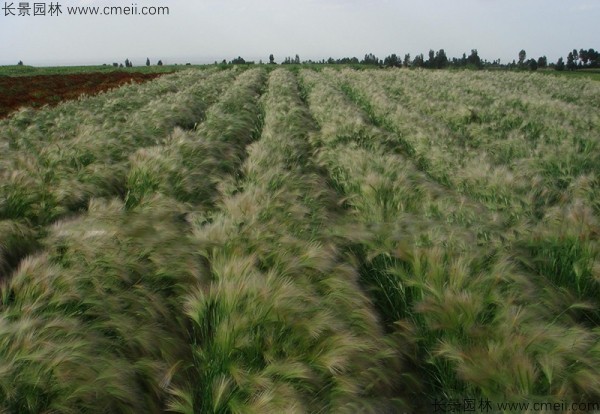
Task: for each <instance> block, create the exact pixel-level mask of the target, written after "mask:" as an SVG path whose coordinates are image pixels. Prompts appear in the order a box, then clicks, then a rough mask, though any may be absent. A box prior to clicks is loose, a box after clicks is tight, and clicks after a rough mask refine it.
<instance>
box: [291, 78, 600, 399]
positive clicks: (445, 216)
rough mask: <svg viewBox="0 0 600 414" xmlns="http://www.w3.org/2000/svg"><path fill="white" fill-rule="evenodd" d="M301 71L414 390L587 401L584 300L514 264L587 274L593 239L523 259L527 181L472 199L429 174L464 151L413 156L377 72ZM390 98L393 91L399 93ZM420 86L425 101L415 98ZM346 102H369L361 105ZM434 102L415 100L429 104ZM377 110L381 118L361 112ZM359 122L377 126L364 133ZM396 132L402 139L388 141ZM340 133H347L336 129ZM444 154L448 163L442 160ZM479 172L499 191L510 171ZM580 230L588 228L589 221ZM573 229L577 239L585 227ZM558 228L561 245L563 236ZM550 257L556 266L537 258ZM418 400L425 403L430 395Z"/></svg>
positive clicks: (321, 142)
mask: <svg viewBox="0 0 600 414" xmlns="http://www.w3.org/2000/svg"><path fill="white" fill-rule="evenodd" d="M301 75H302V80H303V82H304V84H305V87H306V89H307V91H308V102H309V104H310V109H311V111H312V113H313V114H314V116H315V119H316V120H317V121H318V122H319V124H320V126H321V133H320V134H317V135H315V136H314V138H313V139H314V141H315V146H316V147H317V148H319V151H318V153H317V159H319V160H320V162H322V163H323V165H324V166H325V167H326V168H327V170H328V172H329V174H330V177H331V179H332V180H333V181H334V182H336V188H337V189H338V190H339V191H341V193H342V194H343V196H345V198H346V200H347V205H348V206H349V207H350V212H351V213H353V214H354V215H355V220H357V221H358V222H360V223H362V228H363V229H367V232H366V234H361V236H360V237H359V238H357V239H356V240H355V242H354V244H353V245H351V246H350V248H351V251H352V252H354V254H355V255H356V257H357V259H358V260H359V262H360V265H361V281H362V282H363V283H364V284H365V287H366V288H367V289H369V292H370V294H371V297H372V298H373V300H374V302H375V304H376V306H377V309H378V311H379V312H380V314H381V317H382V319H383V320H384V321H385V322H386V328H387V330H388V331H389V332H390V333H391V334H392V335H393V336H395V337H397V338H398V343H399V344H402V348H401V349H399V351H400V352H401V353H402V355H403V356H404V360H405V362H406V365H405V366H406V367H407V372H406V373H407V374H408V375H406V376H405V378H415V379H416V381H417V383H419V384H420V385H421V387H413V388H412V389H413V390H414V393H415V394H414V397H415V398H416V399H419V400H422V401H427V400H430V402H431V401H433V400H434V399H438V400H439V399H440V398H441V399H442V400H449V401H450V400H453V399H457V398H464V396H465V395H470V396H483V397H488V398H491V399H496V400H498V399H499V400H503V399H510V400H535V399H537V400H543V399H544V398H545V399H550V400H553V401H557V400H560V399H561V398H564V397H565V396H569V397H571V398H576V399H577V400H581V401H593V399H594V398H595V396H596V395H597V394H598V390H599V389H598V382H597V381H596V380H594V379H595V378H598V376H597V373H598V370H597V368H596V366H597V365H598V364H597V363H598V361H597V358H598V357H597V355H598V354H597V350H598V347H597V344H598V342H597V332H595V331H594V330H590V329H589V328H588V327H586V326H585V324H583V325H580V321H581V319H582V318H581V312H582V310H587V311H589V308H590V304H589V302H585V301H582V300H580V299H577V300H576V301H575V302H574V303H573V302H568V301H566V300H565V299H566V298H567V297H568V295H567V296H565V294H564V292H563V291H562V290H561V287H560V286H553V285H552V284H550V285H549V286H544V285H543V283H544V279H543V278H540V277H539V276H536V275H535V274H533V273H532V272H531V268H528V267H527V266H524V265H523V263H524V262H523V260H525V261H526V262H527V263H528V264H530V263H534V265H533V266H534V267H535V266H538V267H540V263H543V265H542V266H541V267H543V268H544V269H545V273H549V274H553V275H554V274H556V275H560V272H566V273H567V274H569V275H570V274H571V273H573V272H578V271H579V270H577V269H580V270H581V271H582V274H585V275H588V276H589V275H591V274H592V272H593V269H595V268H596V267H597V266H596V265H595V261H594V260H595V259H594V257H595V256H593V257H591V256H589V254H590V253H591V250H590V248H591V247H590V246H589V245H588V247H587V248H585V249H579V248H578V249H576V250H573V249H571V250H572V251H571V252H572V253H573V254H575V253H576V255H577V256H578V258H577V259H575V258H573V261H577V263H578V265H575V266H573V263H566V261H571V259H568V256H567V257H565V254H564V252H562V253H559V252H556V253H553V254H550V255H548V250H547V249H544V248H542V249H541V250H537V251H535V252H532V251H529V252H528V253H526V254H525V255H526V256H527V255H529V256H527V258H528V259H523V257H524V256H523V249H522V248H521V246H523V245H527V243H526V242H522V241H523V240H525V239H527V236H526V235H527V234H529V233H528V231H529V229H530V228H531V227H530V226H531V222H530V221H529V219H531V218H532V217H531V216H528V215H526V214H524V212H526V211H527V209H528V208H530V207H529V206H528V204H527V203H529V202H530V200H531V197H530V196H529V194H527V193H525V192H522V193H521V194H522V196H521V197H520V198H519V199H518V201H517V202H515V200H516V199H515V198H513V197H512V196H509V197H508V198H506V199H504V198H503V196H502V192H496V191H495V190H493V187H490V183H485V185H486V186H487V188H488V189H489V190H492V192H490V194H489V196H487V195H485V194H484V193H483V192H479V193H478V195H477V196H476V197H473V198H471V197H470V196H471V195H473V194H465V195H467V196H469V197H465V196H464V195H462V194H460V192H459V191H457V190H459V187H457V186H456V185H453V184H451V183H450V185H448V184H449V183H445V182H444V180H441V179H436V181H438V182H439V183H442V184H443V185H442V186H440V185H437V183H435V181H433V182H432V180H431V177H442V176H449V175H448V172H447V170H448V169H450V168H460V167H461V166H463V165H465V164H463V161H462V160H461V158H460V157H459V158H458V163H456V164H450V163H448V162H447V156H441V155H440V156H441V158H440V159H439V160H438V163H437V164H436V165H437V167H435V168H441V170H440V171H441V173H442V174H441V175H438V174H437V173H434V170H431V169H425V170H424V169H423V165H422V164H421V163H420V162H419V158H415V154H413V155H411V153H410V152H406V151H405V150H404V149H403V144H402V139H404V138H403V137H406V133H407V132H408V131H406V130H402V129H395V127H394V126H395V125H397V126H398V128H404V125H406V124H401V123H400V122H399V121H396V119H399V118H392V117H391V116H392V115H390V113H392V114H393V112H384V109H385V110H387V111H393V110H395V109H394V108H397V110H398V111H400V109H401V108H399V107H394V106H392V105H388V106H387V107H385V106H384V105H382V102H383V103H385V102H388V103H390V104H393V103H394V102H395V101H392V100H391V99H389V98H385V95H386V94H387V93H386V92H384V88H383V87H382V86H381V85H382V83H379V82H377V81H375V82H372V83H373V84H374V85H375V86H373V87H371V86H368V85H370V83H369V82H368V81H367V79H369V81H372V79H370V78H368V77H367V76H365V75H364V74H362V73H353V72H350V71H347V73H343V74H341V75H340V74H338V73H335V72H332V71H330V72H326V73H324V74H316V73H314V72H309V71H303V72H301ZM374 76H375V75H374ZM376 76H382V77H383V76H384V75H378V74H376ZM386 76H387V75H386ZM394 76H397V75H395V74H394ZM419 76H420V74H419ZM436 76H438V75H436ZM439 76H443V75H439ZM338 77H341V79H344V78H350V79H353V80H355V81H356V82H357V83H356V84H359V83H358V82H360V85H361V86H360V87H359V88H361V90H363V89H362V88H364V90H371V91H374V90H375V88H377V90H378V91H381V92H378V93H380V94H381V95H377V96H376V95H374V94H373V95H369V94H362V95H360V96H358V97H357V96H352V94H353V93H355V90H354V89H348V87H346V88H345V87H344V82H343V81H341V80H340V79H339V78H338ZM389 77H390V78H393V76H392V75H391V74H390V75H389ZM425 87H427V88H428V87H429V86H425ZM367 88H369V89H367ZM388 90H389V88H388ZM382 96H383V97H382ZM395 98H396V99H400V102H401V99H402V98H401V97H395ZM368 99H372V100H371V101H368ZM386 99H388V100H386ZM419 99H421V100H423V102H424V105H428V104H427V103H426V102H425V100H424V99H423V97H420V98H419ZM363 100H365V101H364V102H363ZM365 102H367V104H365ZM354 105H361V106H364V107H365V109H367V112H362V111H361V110H360V108H358V107H356V106H354ZM434 105H435V104H431V105H429V106H424V107H423V111H424V113H425V114H426V115H427V116H428V117H430V116H431V114H432V113H434V112H433V107H434ZM369 110H370V111H372V112H373V113H372V114H370V113H369V112H368V111H369ZM377 117H381V118H380V119H379V120H378V119H377ZM388 117H389V118H388ZM415 119H416V118H415ZM390 120H391V121H390ZM372 122H375V123H376V124H377V125H380V126H381V127H382V128H383V129H382V128H378V127H377V125H369V124H370V123H372ZM366 129H370V130H371V131H372V132H371V133H370V134H369V136H370V139H371V142H369V143H368V144H367V145H368V146H367V145H366V144H365V142H364V140H363V139H361V134H360V131H364V130H366ZM442 129H444V126H443V125H442V126H441V127H440V129H439V130H440V131H441V130H442ZM429 130H431V131H433V129H432V128H431V129H429ZM396 134H397V135H398V136H399V140H398V141H397V142H398V144H397V145H398V148H399V149H400V152H398V153H396V154H390V153H389V149H390V148H392V143H393V142H394V135H396ZM362 136H364V134H363V135H362ZM345 137H353V139H352V140H351V141H347V140H341V139H340V138H345ZM422 139H424V140H429V141H424V142H418V141H411V142H412V143H414V148H415V149H416V150H417V152H418V151H419V148H420V147H421V146H422V148H423V151H425V147H426V146H427V145H428V144H427V143H428V142H431V139H432V138H428V137H427V136H426V135H423V136H422ZM434 145H435V144H434ZM444 148H445V147H444ZM392 151H393V148H392ZM405 156H408V157H409V158H405ZM429 156H433V155H431V154H429ZM436 156H437V155H436ZM445 158H446V161H444V163H445V164H442V163H440V162H439V161H441V160H444V159H445ZM413 162H414V164H413ZM451 165H454V167H452V166H451ZM473 165H475V164H473ZM444 170H445V171H444ZM423 173H425V174H423ZM533 174H536V173H535V172H534V173H533ZM488 176H496V177H498V178H497V179H496V181H495V182H498V183H499V184H500V186H499V188H500V189H501V191H509V190H510V188H512V187H511V184H508V183H507V184H504V183H502V181H504V180H506V179H507V178H506V177H510V174H509V173H508V172H507V171H505V172H502V167H500V169H498V168H495V169H493V170H492V171H491V174H490V175H488ZM482 185H484V184H483V183H482ZM538 190H539V189H536V191H538ZM486 191H487V190H486ZM528 191H530V190H528ZM503 204H505V205H506V207H502V205H503ZM588 223H589V221H588ZM540 228H542V227H541V226H540ZM509 229H510V230H509ZM550 233H553V234H557V233H556V231H555V230H550ZM587 234H588V236H586V237H589V235H592V234H594V230H592V231H590V230H589V229H588V231H587ZM577 238H578V239H579V240H581V234H578V235H577ZM558 240H560V241H561V242H560V243H561V246H562V248H567V249H569V247H568V243H565V242H564V241H565V240H564V239H563V238H560V237H559V238H558ZM537 246H542V245H541V244H539V243H538V244H537ZM525 250H526V249H525ZM559 255H560V257H561V258H562V259H561V260H557V257H558V256H559ZM532 256H533V259H532ZM542 257H544V258H543V259H542ZM529 259H531V260H530V261H527V260H529ZM548 263H551V267H550V268H547V267H544V266H547V265H548ZM552 266H554V267H552ZM579 266H580V267H581V268H580V267H579ZM549 270H551V271H549ZM567 278H570V276H567ZM540 285H541V286H543V288H540ZM592 306H594V307H595V306H596V305H592ZM578 315H579V317H578ZM567 338H568V339H567ZM566 341H572V342H571V343H572V344H573V348H572V349H568V348H565V343H566ZM542 350H545V351H542ZM544 353H545V356H544V357H541V355H542V354H544ZM559 367H560V368H559ZM561 370H562V371H561ZM588 380H590V381H589V382H588ZM415 407H417V408H415V409H417V410H426V409H427V408H426V407H427V404H423V405H418V404H417V405H415Z"/></svg>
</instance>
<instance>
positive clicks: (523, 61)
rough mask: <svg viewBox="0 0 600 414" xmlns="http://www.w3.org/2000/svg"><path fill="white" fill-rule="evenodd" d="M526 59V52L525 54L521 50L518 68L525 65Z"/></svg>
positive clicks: (523, 50)
mask: <svg viewBox="0 0 600 414" xmlns="http://www.w3.org/2000/svg"><path fill="white" fill-rule="evenodd" d="M526 58H527V52H525V49H521V51H520V52H519V66H521V67H522V66H523V65H524V64H525V59H526Z"/></svg>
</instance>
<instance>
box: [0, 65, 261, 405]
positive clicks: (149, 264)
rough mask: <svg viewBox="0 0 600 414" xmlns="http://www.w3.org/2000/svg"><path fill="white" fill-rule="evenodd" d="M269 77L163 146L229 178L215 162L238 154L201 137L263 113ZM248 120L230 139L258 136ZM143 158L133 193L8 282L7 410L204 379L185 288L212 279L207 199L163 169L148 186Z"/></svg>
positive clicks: (61, 235)
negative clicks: (204, 228)
mask: <svg viewBox="0 0 600 414" xmlns="http://www.w3.org/2000/svg"><path fill="white" fill-rule="evenodd" d="M215 82H217V83H218V81H217V80H215ZM263 84H264V74H262V73H257V72H248V73H244V74H242V75H241V76H240V77H239V79H238V80H237V81H236V82H235V83H234V84H233V85H232V86H231V88H230V89H229V90H228V91H227V92H226V93H225V94H224V95H223V96H222V97H221V98H220V99H219V102H218V103H217V104H215V105H214V106H212V107H211V108H210V109H209V110H208V111H207V115H206V122H205V123H204V124H202V125H201V127H199V128H198V129H197V131H187V132H186V131H182V130H175V131H174V132H173V133H172V138H171V141H168V143H167V144H165V146H164V148H158V147H157V148H155V150H156V153H157V154H159V153H160V154H161V156H162V157H171V158H170V159H169V160H168V161H167V160H165V159H163V161H164V164H171V165H175V166H179V167H181V168H184V167H185V165H188V166H194V165H196V163H198V165H200V169H203V171H206V172H207V173H208V175H211V176H212V177H213V178H214V179H217V178H220V179H223V178H224V176H225V175H226V174H225V172H224V171H223V170H222V169H221V168H219V167H218V165H219V164H218V163H219V162H224V161H225V162H226V161H227V157H228V156H229V157H234V158H235V157H236V156H241V155H239V154H238V155H232V154H228V153H227V152H226V151H223V146H222V145H220V143H218V142H214V141H213V142H214V144H215V146H216V147H217V148H216V149H212V148H211V146H210V142H209V141H207V142H203V143H202V144H199V141H203V140H204V139H205V138H206V137H210V136H212V137H215V136H219V135H220V133H221V132H223V131H224V130H225V129H227V128H229V126H230V125H229V124H230V121H231V119H232V118H233V117H236V116H238V115H242V116H243V113H240V112H239V111H240V108H244V109H245V110H246V111H248V112H249V113H250V114H251V115H255V114H256V113H257V112H256V108H258V106H257V102H256V100H257V96H258V92H259V91H260V90H261V88H262V85H263ZM207 87H208V85H207ZM213 87H214V85H213ZM231 105H233V106H231ZM228 111H229V112H228ZM258 118H260V117H258ZM246 120H247V121H246V122H245V123H243V124H240V125H239V126H238V132H235V131H232V133H231V135H230V136H229V137H227V136H224V137H223V139H228V138H229V139H233V140H236V141H237V140H241V139H242V135H243V134H245V135H246V136H247V137H248V138H246V140H249V139H251V137H252V136H253V129H254V126H255V122H256V117H254V116H249V117H247V118H246ZM199 121H200V120H199ZM171 144H173V145H171ZM175 144H176V145H175ZM204 150H206V153H204ZM219 150H220V151H221V152H219ZM208 156H212V157H215V159H214V160H212V161H210V162H208V161H206V160H205V158H206V157H208ZM136 159H137V158H136V156H134V160H133V161H132V166H131V168H130V173H129V175H128V176H129V181H128V183H129V184H128V185H129V190H130V191H131V192H132V193H135V194H136V195H137V196H138V197H137V198H136V202H135V203H133V202H132V201H131V199H126V200H125V201H123V200H119V199H115V198H112V199H98V198H93V199H92V200H91V201H90V202H89V206H88V209H87V212H86V213H85V214H81V215H80V216H79V217H76V218H72V219H68V220H61V221H59V222H57V223H55V224H54V225H52V226H51V227H50V228H49V229H48V230H47V236H46V237H45V238H43V239H42V240H40V241H39V242H40V243H41V244H42V249H41V250H40V252H39V253H38V254H36V255H35V256H32V257H30V258H27V259H25V260H23V261H21V263H20V266H19V268H18V270H17V271H16V272H15V273H14V274H13V277H12V278H11V279H10V280H8V281H4V282H3V283H2V285H1V287H0V292H1V296H0V372H2V376H1V379H0V410H1V411H7V412H18V413H39V412H64V413H80V412H115V413H117V412H118V413H139V412H149V413H159V412H164V411H165V410H166V409H167V406H168V404H169V402H170V401H171V399H172V398H173V392H174V391H173V390H174V389H175V387H176V386H178V387H181V386H183V385H185V384H188V383H190V382H191V383H194V384H197V386H202V383H198V378H193V377H191V376H190V371H189V366H190V363H191V361H192V360H193V355H192V353H191V349H190V343H189V339H190V337H189V329H190V322H189V319H188V318H187V317H186V316H185V314H184V312H183V306H184V304H183V298H184V297H185V295H186V294H187V293H189V292H190V291H191V290H192V289H195V288H200V287H202V286H206V285H207V283H209V280H210V266H209V265H208V264H207V262H206V259H205V258H204V257H203V256H202V255H201V254H200V252H201V247H202V246H200V245H198V243H197V242H196V239H195V238H194V237H192V226H191V223H190V220H189V218H190V217H191V216H190V215H191V214H192V213H193V215H194V216H199V215H201V214H202V212H204V211H205V208H204V205H203V204H202V203H201V202H198V203H197V204H196V203H195V202H194V200H192V201H190V200H188V199H187V198H186V194H185V193H183V194H182V193H181V192H179V191H178V190H177V189H176V188H171V187H169V186H168V184H169V181H168V178H165V177H166V176H167V174H163V173H161V172H159V174H158V176H153V177H152V175H151V177H152V178H153V179H157V180H160V179H164V180H165V181H164V182H165V184H167V185H165V186H157V187H153V189H154V191H149V190H148V189H146V188H142V189H140V188H139V183H138V182H137V181H136V180H135V179H133V177H136V176H138V173H139V169H140V168H141V164H140V163H139V162H136ZM203 161H204V162H205V163H204V164H203ZM233 162H235V160H234V161H233ZM207 163H208V164H209V165H212V166H213V167H212V168H206V165H207ZM193 172H194V173H196V174H199V173H200V172H199V171H193ZM190 185H192V186H194V187H195V190H196V191H198V192H200V193H204V194H207V193H210V192H211V191H212V190H211V186H213V185H214V183H213V182H211V181H210V180H205V181H203V180H200V179H198V178H196V179H195V180H194V182H193V183H190ZM205 187H206V188H205ZM15 231H16V230H15Z"/></svg>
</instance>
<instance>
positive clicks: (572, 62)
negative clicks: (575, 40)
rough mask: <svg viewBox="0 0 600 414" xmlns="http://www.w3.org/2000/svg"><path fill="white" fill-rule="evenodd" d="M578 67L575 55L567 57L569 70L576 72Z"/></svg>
mask: <svg viewBox="0 0 600 414" xmlns="http://www.w3.org/2000/svg"><path fill="white" fill-rule="evenodd" d="M576 67H577V65H576V64H575V55H573V52H569V55H568V56H567V69H568V70H575V68H576Z"/></svg>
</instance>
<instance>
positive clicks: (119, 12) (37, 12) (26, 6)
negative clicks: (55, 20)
mask: <svg viewBox="0 0 600 414" xmlns="http://www.w3.org/2000/svg"><path fill="white" fill-rule="evenodd" d="M2 11H3V13H4V16H5V17H9V16H14V17H31V16H61V15H69V16H168V15H169V14H170V9H169V7H167V6H140V5H138V4H137V3H132V4H131V5H129V6H65V5H63V4H61V3H59V2H50V3H43V2H35V3H29V2H16V3H15V2H4V6H3V7H2Z"/></svg>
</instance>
